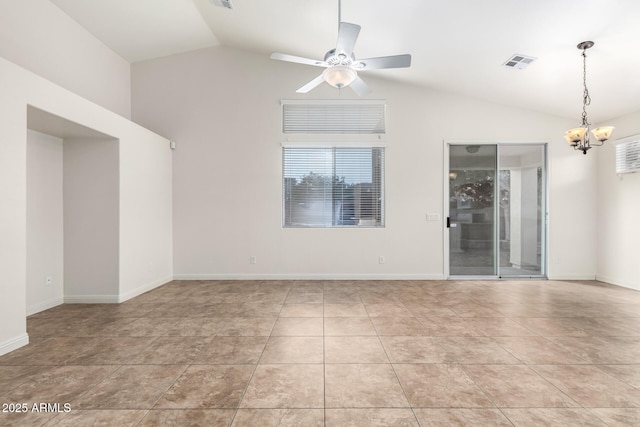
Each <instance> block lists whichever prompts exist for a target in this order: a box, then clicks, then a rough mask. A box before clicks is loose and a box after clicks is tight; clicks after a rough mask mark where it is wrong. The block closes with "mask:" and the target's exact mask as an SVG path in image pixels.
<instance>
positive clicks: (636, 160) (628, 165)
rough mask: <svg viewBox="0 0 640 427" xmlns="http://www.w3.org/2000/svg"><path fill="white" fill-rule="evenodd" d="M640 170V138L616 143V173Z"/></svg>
mask: <svg viewBox="0 0 640 427" xmlns="http://www.w3.org/2000/svg"><path fill="white" fill-rule="evenodd" d="M638 171H640V138H638V139H636V140H635V141H629V142H621V143H620V144H618V145H616V173H631V172H638Z"/></svg>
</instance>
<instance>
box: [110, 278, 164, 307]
mask: <svg viewBox="0 0 640 427" xmlns="http://www.w3.org/2000/svg"><path fill="white" fill-rule="evenodd" d="M172 280H173V277H167V278H164V279H160V280H155V281H153V282H151V283H147V284H145V285H142V286H139V287H137V288H135V289H133V290H131V291H129V292H126V293H124V294H120V297H119V298H118V302H125V301H127V300H130V299H131V298H135V297H137V296H138V295H142V294H144V293H145V292H148V291H150V290H152V289H155V288H157V287H159V286H162V285H164V284H166V283H169V282H170V281H172Z"/></svg>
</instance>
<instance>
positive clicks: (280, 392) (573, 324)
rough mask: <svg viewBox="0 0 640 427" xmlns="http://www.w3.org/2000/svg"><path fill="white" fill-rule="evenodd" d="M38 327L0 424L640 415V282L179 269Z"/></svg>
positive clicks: (49, 314) (18, 361)
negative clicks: (175, 276)
mask: <svg viewBox="0 0 640 427" xmlns="http://www.w3.org/2000/svg"><path fill="white" fill-rule="evenodd" d="M27 329H28V333H29V336H30V339H31V344H29V345H28V346H26V347H23V348H21V349H18V350H16V351H14V352H12V353H10V354H7V355H4V356H2V357H0V403H3V404H7V405H9V404H12V403H13V404H15V403H20V404H21V403H26V404H27V408H28V410H27V412H26V413H7V412H1V413H0V425H16V426H21V427H24V426H31V425H33V426H39V425H47V426H70V425H78V426H86V425H113V426H116V425H117V426H157V425H163V426H164V425H167V426H168V425H176V426H187V425H195V426H198V425H202V426H260V427H263V426H276V425H279V426H305V427H306V426H367V427H369V426H451V425H475V426H487V425H495V426H512V425H515V426H532V425H533V426H539V425H554V426H562V425H570V426H574V425H584V426H603V425H608V426H623V425H628V426H632V425H640V292H635V291H631V290H628V289H623V288H618V287H614V286H609V285H605V284H602V283H598V282H561V281H520V282H517V281H461V282H453V281H174V282H171V283H169V284H167V285H165V286H162V287H160V288H157V289H155V290H153V291H151V292H148V293H146V294H144V295H141V296H139V297H137V298H134V299H132V300H130V301H127V302H125V303H123V304H118V305H109V304H102V305H100V304H89V305H61V306H58V307H55V308H53V309H50V310H47V311H44V312H41V313H38V314H36V315H33V316H31V317H29V318H28V319H27ZM34 403H36V404H40V403H51V404H53V403H59V404H60V405H61V406H60V409H61V410H63V408H64V407H63V406H62V405H63V404H65V403H68V404H70V408H71V411H70V412H68V413H64V412H60V413H59V412H55V411H54V412H51V411H50V410H49V411H42V412H36V411H33V410H32V408H33V404H34ZM4 409H9V407H8V406H7V407H5V408H4ZM50 409H52V408H50Z"/></svg>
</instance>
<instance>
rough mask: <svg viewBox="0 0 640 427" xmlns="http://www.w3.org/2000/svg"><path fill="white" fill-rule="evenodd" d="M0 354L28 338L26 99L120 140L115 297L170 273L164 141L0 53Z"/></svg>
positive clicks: (168, 155)
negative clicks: (116, 286) (116, 291)
mask: <svg viewBox="0 0 640 427" xmlns="http://www.w3.org/2000/svg"><path fill="white" fill-rule="evenodd" d="M0 93H2V96H1V97H0V183H2V184H0V200H1V201H2V209H0V271H1V272H2V280H0V295H1V298H0V354H4V353H6V352H8V351H11V350H13V349H15V348H17V347H20V346H22V345H24V344H26V343H27V342H28V336H27V333H26V321H25V319H26V318H25V316H26V312H27V310H26V294H27V288H26V277H27V274H26V271H27V232H26V230H27V226H26V224H27V185H26V181H27V106H28V105H31V106H33V107H35V108H37V109H39V110H42V111H45V112H48V113H51V114H53V115H56V116H58V117H61V118H64V119H67V120H69V121H72V122H74V123H78V124H81V125H83V126H85V127H87V128H90V129H93V130H95V131H97V132H100V133H103V134H105V135H110V136H112V137H113V138H117V139H118V140H119V176H118V181H119V195H120V196H119V231H118V234H119V236H118V240H119V248H118V249H119V254H118V266H119V272H118V281H119V292H118V300H119V301H122V300H124V299H127V298H130V297H132V296H135V295H137V294H139V293H141V292H144V291H145V290H148V289H151V288H153V287H155V286H158V285H160V284H162V283H166V282H167V281H169V280H171V278H172V277H173V266H172V234H171V233H172V230H171V224H172V219H171V218H172V212H171V203H172V202H171V186H170V183H171V176H172V172H171V155H172V152H171V149H170V148H169V141H168V140H167V139H165V138H163V137H160V136H158V135H157V134H154V133H152V132H149V131H148V130H146V129H144V128H142V127H140V126H138V125H136V124H134V123H131V122H130V121H128V120H126V119H124V118H123V117H121V116H119V115H117V114H114V113H113V112H111V111H108V110H106V109H105V108H103V107H101V106H98V105H96V104H94V103H92V102H90V101H88V100H86V99H84V98H82V97H80V96H78V95H76V94H74V93H72V92H70V91H68V90H66V89H64V88H61V87H60V86H57V85H55V84H53V83H51V82H50V81H48V80H46V79H44V78H41V77H39V76H37V75H35V74H34V73H32V72H29V71H27V70H25V69H24V68H21V67H19V66H17V65H16V64H13V63H11V62H9V61H7V60H5V59H3V58H0Z"/></svg>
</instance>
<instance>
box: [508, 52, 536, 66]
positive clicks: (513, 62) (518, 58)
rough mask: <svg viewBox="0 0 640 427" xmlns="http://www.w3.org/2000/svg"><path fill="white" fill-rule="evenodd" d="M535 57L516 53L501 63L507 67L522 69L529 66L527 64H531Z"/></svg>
mask: <svg viewBox="0 0 640 427" xmlns="http://www.w3.org/2000/svg"><path fill="white" fill-rule="evenodd" d="M536 59H537V58H534V57H533V56H526V55H518V54H516V55H513V56H512V57H511V58H509V59H508V60H507V62H505V63H504V64H502V65H504V66H505V67H508V68H517V69H518V70H524V69H525V68H527V67H528V66H529V64H531V63H532V62H533V61H535V60H536Z"/></svg>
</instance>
